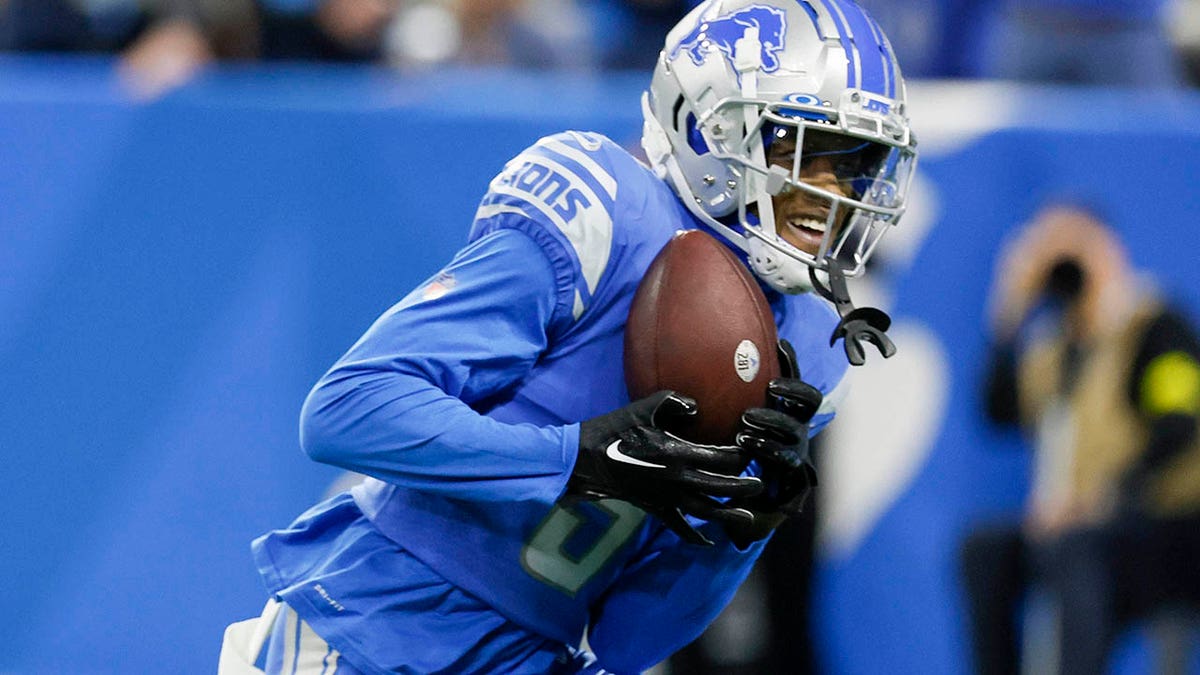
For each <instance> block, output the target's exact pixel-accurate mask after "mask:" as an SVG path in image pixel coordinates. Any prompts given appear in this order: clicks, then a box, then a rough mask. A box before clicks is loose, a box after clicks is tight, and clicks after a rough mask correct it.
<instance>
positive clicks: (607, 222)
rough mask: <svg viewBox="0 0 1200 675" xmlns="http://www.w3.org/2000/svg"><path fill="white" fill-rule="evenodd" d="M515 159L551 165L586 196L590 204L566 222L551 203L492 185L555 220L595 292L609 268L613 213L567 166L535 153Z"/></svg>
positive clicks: (573, 187) (550, 166) (590, 291)
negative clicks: (611, 213) (606, 269)
mask: <svg viewBox="0 0 1200 675" xmlns="http://www.w3.org/2000/svg"><path fill="white" fill-rule="evenodd" d="M517 159H518V160H522V159H524V160H528V161H531V162H534V163H536V164H541V165H543V166H546V167H548V168H550V169H551V170H553V171H554V172H556V173H558V174H559V175H561V176H563V177H565V178H566V179H567V180H569V181H570V185H571V189H573V190H578V191H579V192H580V193H582V194H583V196H584V197H586V198H587V199H588V202H589V205H588V206H587V207H583V208H580V209H579V211H578V212H577V213H576V214H575V215H574V217H572V218H571V220H570V221H569V222H568V221H566V220H564V219H563V217H562V216H561V215H559V214H558V213H557V212H556V211H555V210H554V209H553V208H551V207H550V205H548V204H546V203H545V202H544V201H543V200H541V199H539V198H537V197H536V196H535V195H532V194H530V193H529V192H527V191H525V190H522V189H520V188H516V187H513V186H511V185H500V184H493V185H492V192H495V193H496V194H503V195H509V196H512V197H517V198H519V199H521V200H523V201H525V202H527V203H529V204H531V205H532V206H533V207H534V208H536V209H537V210H538V211H539V212H540V213H542V214H543V215H545V216H546V217H547V218H548V219H549V220H550V222H552V223H554V225H555V227H557V228H558V229H559V230H561V231H562V233H563V235H565V236H566V238H567V241H569V242H571V246H572V248H574V249H575V255H576V257H577V258H578V259H579V266H580V270H581V271H582V273H583V280H584V283H585V284H587V289H588V292H589V293H595V292H596V284H597V283H599V281H600V276H601V275H602V274H603V273H604V270H605V268H606V267H608V256H609V253H610V250H611V248H612V235H613V223H612V216H611V215H610V214H609V213H608V211H607V210H606V209H605V208H604V204H603V203H601V201H600V198H599V197H598V196H597V195H596V193H595V192H594V191H592V189H591V187H589V186H588V185H587V183H585V182H584V181H583V180H581V179H580V178H579V177H578V176H577V175H575V173H574V172H572V171H571V170H569V169H568V168H567V167H565V166H563V165H562V164H559V163H558V162H555V161H553V160H551V159H549V158H546V157H541V156H537V155H521V156H518V158H517ZM484 208H486V207H481V208H480V212H483V210H484ZM477 217H478V214H477Z"/></svg>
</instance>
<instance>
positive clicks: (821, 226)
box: [788, 218, 825, 232]
mask: <svg viewBox="0 0 1200 675" xmlns="http://www.w3.org/2000/svg"><path fill="white" fill-rule="evenodd" d="M788 225H791V226H792V227H795V228H798V229H805V230H814V231H816V232H824V231H825V221H822V220H814V219H812V218H798V219H793V220H789V221H788Z"/></svg>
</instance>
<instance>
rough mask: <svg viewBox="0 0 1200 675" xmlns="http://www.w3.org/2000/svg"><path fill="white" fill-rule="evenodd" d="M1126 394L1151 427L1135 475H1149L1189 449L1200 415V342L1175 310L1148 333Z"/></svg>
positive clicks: (1157, 322) (1151, 325)
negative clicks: (1144, 473)
mask: <svg viewBox="0 0 1200 675" xmlns="http://www.w3.org/2000/svg"><path fill="white" fill-rule="evenodd" d="M1130 396H1131V398H1132V400H1133V402H1134V404H1135V406H1136V408H1137V410H1138V411H1140V413H1141V414H1142V415H1143V417H1144V418H1145V419H1146V420H1147V424H1148V426H1149V429H1150V438H1149V440H1148V442H1147V446H1146V450H1145V452H1144V453H1143V454H1142V456H1141V461H1140V463H1139V466H1137V467H1135V468H1134V469H1133V471H1135V472H1145V471H1152V470H1154V469H1156V468H1158V467H1160V466H1162V465H1164V464H1165V463H1167V462H1168V461H1170V460H1171V459H1172V458H1173V457H1175V456H1177V455H1178V454H1179V453H1180V452H1182V451H1184V450H1185V449H1187V448H1189V447H1191V445H1192V443H1193V441H1195V438H1196V433H1197V420H1198V417H1200V340H1198V339H1197V337H1196V335H1195V333H1194V332H1193V331H1192V330H1191V328H1190V326H1189V325H1188V324H1187V322H1186V321H1185V320H1184V319H1183V318H1182V317H1181V316H1179V315H1178V314H1176V313H1175V312H1172V311H1166V312H1164V313H1163V314H1162V316H1160V317H1159V318H1158V319H1156V320H1155V321H1154V322H1152V323H1151V324H1150V326H1149V327H1148V328H1147V329H1146V332H1145V334H1144V337H1143V339H1142V344H1141V345H1140V347H1139V349H1138V353H1137V356H1136V357H1135V360H1134V365H1133V369H1132V373H1131V380H1130Z"/></svg>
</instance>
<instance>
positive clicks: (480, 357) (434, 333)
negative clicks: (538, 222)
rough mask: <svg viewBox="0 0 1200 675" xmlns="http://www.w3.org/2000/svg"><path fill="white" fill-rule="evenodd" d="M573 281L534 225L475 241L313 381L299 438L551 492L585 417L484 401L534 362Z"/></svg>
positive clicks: (437, 484) (566, 467)
mask: <svg viewBox="0 0 1200 675" xmlns="http://www.w3.org/2000/svg"><path fill="white" fill-rule="evenodd" d="M571 292H572V291H571V289H569V288H566V289H564V288H560V287H559V284H558V282H557V281H556V277H555V274H554V272H553V270H552V267H551V264H550V262H549V260H548V259H547V257H546V256H545V254H544V253H543V252H542V250H541V249H540V247H539V246H538V245H537V244H536V243H535V242H534V241H533V240H532V239H530V238H529V237H528V236H527V235H525V234H523V233H521V232H517V231H514V230H497V231H495V232H492V233H490V234H488V235H486V236H484V237H481V238H479V239H478V240H476V241H475V242H474V243H472V244H470V245H469V246H468V247H467V248H465V249H463V250H462V251H461V252H459V254H458V255H457V256H456V257H455V258H454V260H453V261H451V263H450V264H449V265H448V266H447V267H446V268H445V269H443V270H442V272H441V273H440V274H438V275H437V276H435V277H434V278H433V279H431V280H430V281H428V282H427V283H425V284H423V285H422V286H421V287H419V288H417V289H416V290H414V291H413V292H412V293H410V294H409V295H408V296H407V297H405V298H404V299H403V300H401V301H400V302H399V303H398V304H396V305H395V306H394V307H392V308H391V309H389V310H388V311H387V312H385V313H384V314H383V316H381V317H380V318H379V319H378V320H377V321H376V322H375V323H374V325H372V326H371V328H370V329H369V330H368V331H367V332H366V334H364V335H363V336H362V337H361V338H360V339H359V340H358V342H357V343H356V344H355V345H354V346H353V347H351V348H350V350H349V351H348V352H347V353H346V354H345V355H344V356H343V357H342V358H341V359H340V360H339V361H338V362H337V363H336V364H334V366H333V368H332V369H331V370H330V371H329V372H328V373H326V374H325V375H324V376H323V377H322V378H321V379H320V381H318V382H317V384H316V386H315V387H314V388H313V390H312V391H311V392H310V393H309V395H308V397H307V399H306V400H305V402H304V406H303V409H302V411H301V420H300V422H301V428H300V432H301V445H302V446H303V448H304V450H305V451H306V452H307V453H308V454H309V456H311V457H312V458H313V459H314V460H316V461H319V462H324V463H327V464H332V465H335V466H339V467H342V468H345V469H349V470H351V471H357V472H360V473H364V474H367V475H370V476H374V477H376V478H379V479H380V480H383V481H386V482H389V483H393V484H397V485H402V486H405V487H412V488H415V489H420V490H424V491H428V492H437V493H441V494H443V495H447V496H453V497H457V498H463V499H475V500H495V501H502V500H519V499H536V498H549V499H554V498H556V497H557V496H558V494H559V493H560V492H561V491H562V489H563V486H564V485H565V484H566V479H567V476H568V475H569V474H570V471H571V468H572V466H573V464H574V461H575V455H576V452H577V448H578V434H579V431H578V425H577V424H573V425H566V426H547V427H538V426H535V425H532V424H503V423H500V422H497V421H495V420H492V419H490V418H488V417H486V416H485V415H482V414H480V413H479V412H478V410H480V409H483V408H485V407H486V404H487V401H488V400H489V399H493V400H494V397H501V396H504V395H505V392H506V391H508V390H509V389H510V388H511V387H512V386H513V385H514V384H515V383H517V382H519V381H520V380H521V379H522V378H523V377H524V376H525V375H526V374H527V373H528V372H529V370H530V368H531V367H532V366H533V364H534V363H535V362H536V361H537V359H538V357H539V355H540V354H541V353H542V352H543V351H544V349H545V348H546V346H547V343H548V341H549V337H548V330H549V329H548V327H549V326H551V325H552V324H553V323H554V321H555V317H554V314H555V312H554V310H555V307H556V306H558V305H559V304H561V303H560V302H559V296H560V295H561V294H562V293H568V294H569V293H571Z"/></svg>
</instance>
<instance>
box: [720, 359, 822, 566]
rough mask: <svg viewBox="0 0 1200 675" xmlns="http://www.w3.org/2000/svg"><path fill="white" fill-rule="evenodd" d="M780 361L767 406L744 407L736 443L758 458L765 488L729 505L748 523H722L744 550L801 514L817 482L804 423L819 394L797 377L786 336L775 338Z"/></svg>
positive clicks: (819, 403) (794, 361)
mask: <svg viewBox="0 0 1200 675" xmlns="http://www.w3.org/2000/svg"><path fill="white" fill-rule="evenodd" d="M779 363H780V370H781V371H782V377H778V378H776V379H774V380H771V381H770V382H769V383H768V384H767V403H768V405H769V406H770V407H769V408H751V409H749V410H747V411H746V412H745V413H744V414H743V415H742V420H741V431H739V432H738V435H737V444H738V447H740V448H741V449H742V450H744V451H745V452H746V454H747V455H749V456H750V457H753V458H754V459H756V460H758V462H759V465H760V467H761V468H762V479H763V482H764V484H765V486H766V487H765V489H764V490H763V491H762V492H761V493H759V494H757V495H753V496H750V497H746V498H742V499H735V500H731V501H730V502H729V504H728V505H727V508H738V507H740V508H744V509H746V510H747V511H750V513H751V514H753V516H754V519H753V521H751V522H750V523H749V524H747V523H745V522H744V521H737V522H729V523H724V525H725V531H726V533H728V534H729V538H730V540H732V541H733V543H735V544H737V545H738V546H739V547H742V548H744V547H746V546H748V545H749V544H751V543H753V542H755V541H759V540H760V539H764V538H766V537H767V535H769V534H770V533H771V531H772V530H774V529H775V528H776V527H779V525H780V524H781V523H782V522H783V521H784V520H786V519H788V518H790V517H792V516H794V515H796V514H798V513H800V512H801V511H802V510H803V509H804V504H805V502H806V501H807V500H808V495H809V493H811V492H812V488H813V487H814V486H815V485H816V484H817V472H816V470H815V469H814V468H813V465H812V462H811V460H810V459H809V455H808V423H809V422H810V421H811V420H812V418H813V415H815V414H816V412H817V409H818V408H820V407H821V399H822V396H821V392H820V390H818V389H817V388H816V387H813V386H812V385H810V384H808V383H806V382H804V381H803V380H801V379H800V375H799V371H798V369H797V367H796V355H795V352H794V351H793V350H792V345H791V344H789V343H788V341H787V340H780V341H779Z"/></svg>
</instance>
